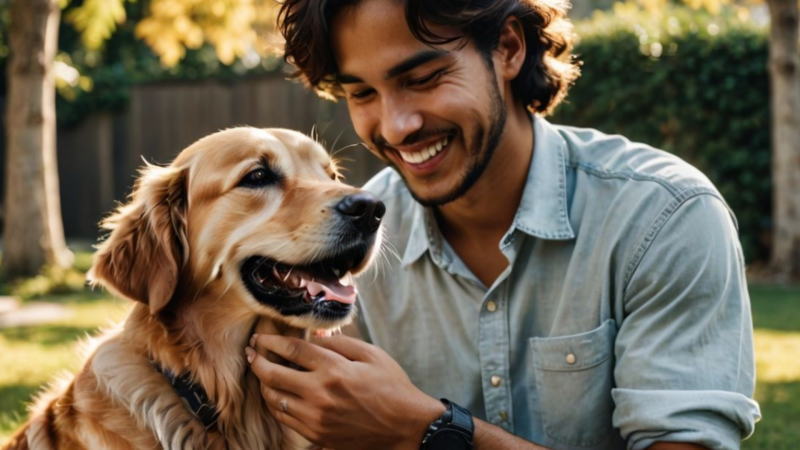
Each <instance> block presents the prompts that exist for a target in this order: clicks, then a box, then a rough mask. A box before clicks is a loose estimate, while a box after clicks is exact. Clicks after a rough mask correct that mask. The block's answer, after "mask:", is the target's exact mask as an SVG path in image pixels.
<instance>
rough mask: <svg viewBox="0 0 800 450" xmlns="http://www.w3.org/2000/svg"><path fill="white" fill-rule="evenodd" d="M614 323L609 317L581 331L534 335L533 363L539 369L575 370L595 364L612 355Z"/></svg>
mask: <svg viewBox="0 0 800 450" xmlns="http://www.w3.org/2000/svg"><path fill="white" fill-rule="evenodd" d="M616 334H617V327H616V323H615V322H614V319H608V320H606V321H605V322H603V324H602V325H600V326H599V327H598V328H595V329H594V330H591V331H587V332H585V333H580V334H572V335H568V336H556V337H546V338H545V337H533V338H531V339H530V346H531V350H532V352H533V355H532V356H533V358H532V359H533V365H534V366H535V367H537V368H539V369H542V370H554V371H574V370H583V369H588V368H591V367H594V366H596V365H598V364H600V363H602V362H604V361H605V360H607V359H608V358H610V357H611V354H612V349H613V342H614V338H615V337H616Z"/></svg>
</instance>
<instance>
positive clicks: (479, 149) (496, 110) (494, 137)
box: [392, 79, 508, 207]
mask: <svg viewBox="0 0 800 450" xmlns="http://www.w3.org/2000/svg"><path fill="white" fill-rule="evenodd" d="M490 85H491V89H490V91H491V92H490V96H491V105H490V108H489V109H490V110H489V118H490V120H491V122H490V124H489V131H488V133H486V132H484V129H483V128H481V127H478V128H477V129H476V130H475V133H474V135H473V140H472V142H473V143H474V144H473V147H472V148H471V151H470V155H471V156H472V157H473V158H470V159H471V160H472V161H473V163H472V165H471V166H470V167H469V168H467V170H466V171H465V172H464V175H463V176H462V177H461V181H460V182H459V183H458V185H457V186H456V187H455V189H453V190H451V191H450V192H447V193H445V194H444V195H440V196H438V197H433V198H424V197H422V196H421V195H420V194H419V193H418V192H415V191H414V189H413V188H412V187H411V185H410V184H409V183H408V180H407V179H406V177H405V175H403V172H401V171H400V170H399V169H398V168H397V167H395V170H396V171H397V172H398V173H399V174H400V176H401V177H403V181H404V182H405V184H406V186H407V187H408V190H409V192H410V193H411V196H412V197H413V198H414V200H416V201H417V202H418V203H419V204H421V205H422V206H425V207H436V206H443V205H445V204H447V203H450V202H452V201H454V200H457V199H459V198H461V197H462V196H463V195H464V194H466V193H467V191H469V190H470V188H471V187H472V186H473V185H474V184H475V183H476V182H477V181H478V179H479V178H480V177H481V175H483V172H484V171H485V170H486V167H488V166H489V162H490V161H491V160H492V156H493V155H494V152H495V150H496V149H497V146H498V145H499V144H500V137H501V136H502V135H503V130H504V129H505V125H506V118H507V115H508V113H507V111H506V107H505V105H504V104H503V99H502V97H501V96H500V88H499V87H498V86H497V81H496V80H494V79H492V82H491V83H490ZM484 136H485V138H484ZM481 142H484V144H483V145H481V144H480V143H481ZM392 165H394V164H392Z"/></svg>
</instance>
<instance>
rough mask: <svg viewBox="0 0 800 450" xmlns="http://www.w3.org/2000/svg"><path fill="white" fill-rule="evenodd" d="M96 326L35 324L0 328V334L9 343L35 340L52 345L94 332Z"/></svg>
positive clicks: (43, 344)
mask: <svg viewBox="0 0 800 450" xmlns="http://www.w3.org/2000/svg"><path fill="white" fill-rule="evenodd" d="M96 331H97V327H77V326H69V325H37V326H27V327H11V328H5V329H0V336H2V337H4V338H5V339H7V340H8V341H9V342H10V343H14V342H23V343H27V342H35V343H36V344H37V345H41V346H44V347H52V346H57V345H64V343H69V342H73V341H75V340H78V339H81V338H83V337H85V336H87V335H89V334H92V333H95V332H96Z"/></svg>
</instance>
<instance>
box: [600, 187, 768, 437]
mask: <svg viewBox="0 0 800 450" xmlns="http://www.w3.org/2000/svg"><path fill="white" fill-rule="evenodd" d="M639 253H640V254H641V255H642V256H641V257H640V259H639V260H638V261H634V262H633V266H632V267H633V268H632V269H631V270H630V272H631V275H630V276H629V281H628V283H627V284H626V288H625V291H624V296H623V298H624V320H623V321H622V324H621V326H620V328H619V331H618V335H617V340H616V344H615V356H616V358H617V363H616V366H615V369H614V378H615V382H616V388H614V389H613V390H612V396H613V399H614V402H615V410H614V416H613V422H614V426H615V427H617V428H619V430H620V432H621V434H622V436H623V438H625V439H626V440H627V442H628V448H631V449H644V448H647V447H648V446H650V445H652V444H653V443H655V442H658V441H673V442H691V443H696V444H700V445H704V446H706V447H708V448H713V449H735V448H739V446H740V442H741V440H742V439H743V438H745V437H747V436H749V435H750V434H752V432H753V428H754V426H755V422H756V421H758V420H759V419H760V412H759V408H758V404H757V403H756V402H755V401H753V400H752V399H751V397H752V394H753V387H754V383H755V370H754V361H753V325H752V319H751V314H750V299H749V296H748V292H747V283H746V279H745V275H744V261H743V257H742V251H741V247H740V245H739V240H738V237H737V231H736V226H735V224H734V221H733V218H732V217H731V214H730V213H729V210H728V209H727V207H726V205H725V204H724V203H723V202H722V200H721V199H719V198H717V197H715V196H714V195H711V194H700V195H696V196H693V197H690V198H688V199H686V200H676V201H675V202H674V203H673V204H671V205H670V206H668V207H667V208H666V209H665V210H664V211H663V212H662V214H661V215H660V216H659V218H658V219H657V220H656V221H655V223H654V224H653V226H652V227H651V230H650V232H649V233H648V234H647V235H646V236H645V237H644V239H643V242H642V243H641V246H640V247H639Z"/></svg>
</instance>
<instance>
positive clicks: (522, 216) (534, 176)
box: [402, 116, 575, 267]
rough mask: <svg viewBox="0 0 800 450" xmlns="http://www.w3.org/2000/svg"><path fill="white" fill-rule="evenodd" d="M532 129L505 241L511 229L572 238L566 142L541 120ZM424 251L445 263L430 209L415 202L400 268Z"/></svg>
mask: <svg viewBox="0 0 800 450" xmlns="http://www.w3.org/2000/svg"><path fill="white" fill-rule="evenodd" d="M533 127H534V138H535V145H534V150H533V161H532V162H531V164H530V167H529V168H528V178H527V180H526V181H525V188H524V191H523V193H522V199H521V201H520V205H519V207H518V208H517V213H516V215H515V216H514V222H513V224H512V229H511V230H509V232H508V233H507V234H506V239H507V238H509V237H510V236H511V233H512V232H513V231H514V229H518V230H520V231H522V232H525V233H527V234H530V235H531V236H535V237H538V238H540V239H547V240H569V239H573V238H575V232H574V231H573V230H572V226H571V225H570V223H569V216H568V211H569V209H568V204H567V143H566V141H565V140H564V138H563V137H562V136H561V135H560V134H559V133H558V131H557V130H556V129H555V128H554V127H553V125H551V124H550V123H549V122H547V121H546V120H545V119H543V118H541V117H538V116H534V118H533ZM506 239H504V242H505V240H506ZM426 250H430V251H431V257H432V258H433V261H434V263H436V264H437V265H439V266H442V265H443V264H444V263H446V262H447V261H444V259H446V256H445V253H444V252H443V245H442V237H441V234H440V233H439V230H438V228H437V226H436V219H435V217H434V214H433V210H432V209H430V208H425V207H423V206H422V205H420V204H419V203H416V202H415V203H414V212H413V218H412V224H411V231H410V233H409V238H408V243H407V244H406V249H405V253H404V254H403V261H402V265H403V266H404V267H405V266H407V265H409V264H411V263H413V262H414V261H416V260H417V259H419V257H420V256H422V254H423V253H425V251H426Z"/></svg>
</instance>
